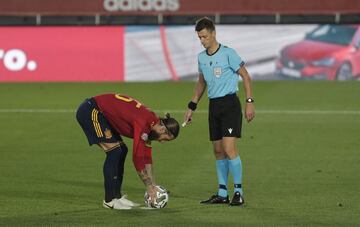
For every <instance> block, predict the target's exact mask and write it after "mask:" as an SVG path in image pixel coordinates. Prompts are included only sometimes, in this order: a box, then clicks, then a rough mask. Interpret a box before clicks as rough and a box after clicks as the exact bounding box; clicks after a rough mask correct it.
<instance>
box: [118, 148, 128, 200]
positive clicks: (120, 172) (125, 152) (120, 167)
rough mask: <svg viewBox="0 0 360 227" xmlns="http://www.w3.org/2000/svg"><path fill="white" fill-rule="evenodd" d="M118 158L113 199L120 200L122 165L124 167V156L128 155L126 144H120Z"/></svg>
mask: <svg viewBox="0 0 360 227" xmlns="http://www.w3.org/2000/svg"><path fill="white" fill-rule="evenodd" d="M120 149H121V151H120V158H119V164H118V172H117V177H118V179H117V181H116V184H115V198H121V185H122V182H123V176H124V165H125V159H126V155H127V153H128V148H127V146H126V144H124V143H123V144H121V147H120Z"/></svg>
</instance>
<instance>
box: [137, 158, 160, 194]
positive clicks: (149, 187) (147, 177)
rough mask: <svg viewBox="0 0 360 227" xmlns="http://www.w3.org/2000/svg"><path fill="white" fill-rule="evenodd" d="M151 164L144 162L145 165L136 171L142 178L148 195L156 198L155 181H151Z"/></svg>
mask: <svg viewBox="0 0 360 227" xmlns="http://www.w3.org/2000/svg"><path fill="white" fill-rule="evenodd" d="M151 166H152V165H151V164H146V167H145V168H144V169H143V170H141V171H137V173H138V175H139V177H140V179H141V180H142V182H143V183H144V185H145V187H146V191H147V192H148V194H149V196H150V197H151V198H156V196H155V195H156V192H157V191H158V189H157V188H156V187H155V182H154V181H153V179H154V178H153V176H152V167H151Z"/></svg>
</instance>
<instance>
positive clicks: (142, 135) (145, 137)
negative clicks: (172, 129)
mask: <svg viewBox="0 0 360 227" xmlns="http://www.w3.org/2000/svg"><path fill="white" fill-rule="evenodd" d="M148 137H149V135H148V134H146V133H143V134H141V139H142V140H144V141H145V142H146V141H147V140H148Z"/></svg>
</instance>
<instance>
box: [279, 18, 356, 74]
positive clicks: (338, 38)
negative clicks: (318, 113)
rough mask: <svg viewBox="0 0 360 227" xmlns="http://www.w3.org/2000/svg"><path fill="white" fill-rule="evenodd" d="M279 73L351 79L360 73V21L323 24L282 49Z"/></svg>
mask: <svg viewBox="0 0 360 227" xmlns="http://www.w3.org/2000/svg"><path fill="white" fill-rule="evenodd" d="M276 73H277V74H279V75H283V76H287V77H292V78H297V79H300V78H302V79H317V80H324V79H328V80H336V79H337V80H348V79H352V78H354V77H356V76H359V75H360V25H320V26H318V27H317V28H315V29H314V30H313V31H311V32H310V33H308V34H307V35H306V36H305V39H304V40H302V41H300V42H297V43H294V44H291V45H288V46H286V47H284V48H283V49H282V50H281V53H280V58H279V59H278V60H277V62H276Z"/></svg>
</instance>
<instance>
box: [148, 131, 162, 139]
mask: <svg viewBox="0 0 360 227" xmlns="http://www.w3.org/2000/svg"><path fill="white" fill-rule="evenodd" d="M159 137H160V133H157V132H155V131H154V130H151V131H150V133H149V136H148V139H149V140H157V139H159Z"/></svg>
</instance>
